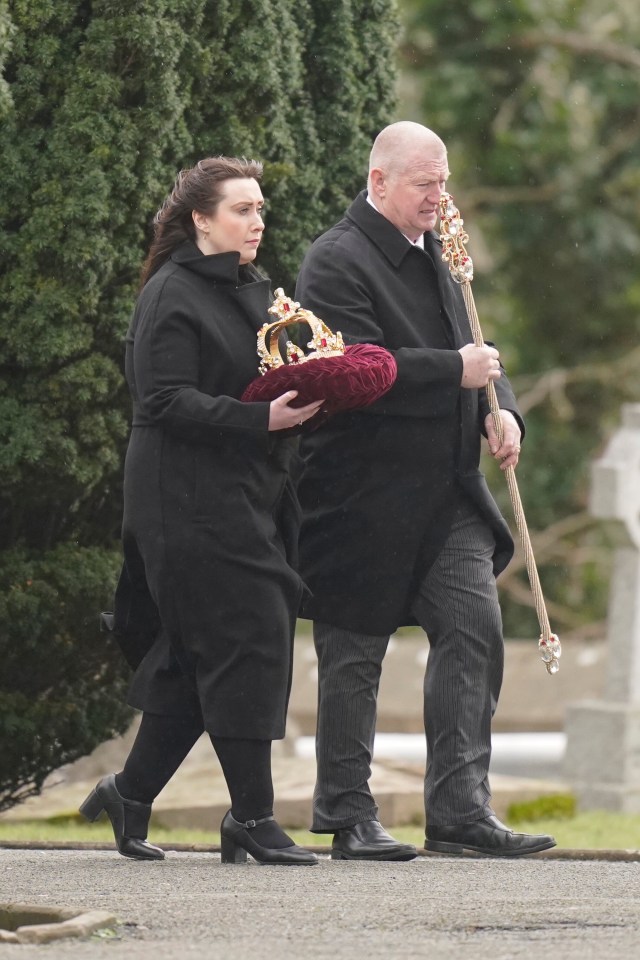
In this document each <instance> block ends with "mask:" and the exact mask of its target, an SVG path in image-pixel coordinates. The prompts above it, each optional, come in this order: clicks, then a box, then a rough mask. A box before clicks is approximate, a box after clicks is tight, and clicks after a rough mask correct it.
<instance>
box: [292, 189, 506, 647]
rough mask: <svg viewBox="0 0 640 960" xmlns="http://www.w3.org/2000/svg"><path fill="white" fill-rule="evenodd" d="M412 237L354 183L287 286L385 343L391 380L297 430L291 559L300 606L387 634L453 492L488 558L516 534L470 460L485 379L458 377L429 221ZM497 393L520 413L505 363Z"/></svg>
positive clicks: (347, 333)
mask: <svg viewBox="0 0 640 960" xmlns="http://www.w3.org/2000/svg"><path fill="white" fill-rule="evenodd" d="M424 241H425V250H424V251H423V250H421V249H420V248H419V247H415V246H413V245H412V244H411V243H410V242H409V241H408V240H407V239H406V238H405V237H403V235H402V234H401V233H400V232H399V231H398V230H397V229H396V228H395V227H394V226H393V224H391V223H390V222H389V221H388V220H387V219H386V218H385V217H383V216H382V215H381V214H379V213H378V212H377V211H376V210H375V209H374V208H373V207H372V206H371V205H370V204H369V203H368V202H367V200H366V193H362V194H360V195H359V196H358V197H357V198H356V200H355V201H354V203H353V204H352V205H351V207H350V208H349V210H348V211H347V214H346V216H345V218H344V219H343V220H341V221H340V223H338V224H336V226H334V227H333V228H331V229H330V230H329V231H328V232H327V233H325V234H323V236H321V237H320V238H319V239H318V240H316V242H315V243H314V244H313V246H312V247H311V249H310V250H309V251H308V253H307V255H306V257H305V260H304V262H303V264H302V268H301V271H300V275H299V278H298V284H297V287H296V299H297V300H299V301H300V303H301V304H302V306H303V307H305V308H308V309H311V310H313V311H314V313H316V314H317V315H318V316H319V317H321V318H322V319H323V320H325V321H326V322H327V323H328V325H329V326H330V327H331V329H332V330H334V331H335V330H340V331H341V332H342V334H343V336H344V338H345V341H346V342H350V343H353V342H368V343H375V344H379V345H381V346H384V347H387V348H388V349H389V350H391V351H392V352H393V354H394V355H395V358H396V362H397V364H398V378H397V381H396V383H395V384H394V386H393V387H392V389H391V390H390V391H389V393H387V394H386V396H384V397H382V398H381V399H380V400H379V401H377V402H376V403H375V404H374V405H372V406H371V407H368V408H367V409H366V410H363V411H357V412H351V413H346V414H341V415H339V416H336V417H334V418H333V420H331V421H330V422H329V423H328V424H327V425H326V426H325V427H323V428H322V429H320V430H318V431H317V432H316V433H315V434H312V435H310V436H309V437H308V439H306V440H305V441H304V444H303V448H302V449H303V453H304V456H305V459H306V462H307V466H306V471H305V474H304V477H303V480H302V483H301V486H300V489H299V495H300V500H301V503H302V507H303V517H304V519H303V526H302V531H301V541H300V570H301V573H302V576H303V578H304V580H305V582H306V583H307V585H308V586H309V588H310V589H311V592H312V594H313V596H312V598H311V599H310V600H309V601H308V602H307V603H306V604H305V606H304V616H307V617H309V618H310V619H314V620H320V621H324V622H327V623H332V624H335V625H337V626H342V627H346V628H349V629H353V630H357V631H362V632H366V633H370V634H378V635H385V634H387V633H390V632H393V631H394V630H395V629H396V628H397V627H398V626H401V625H406V624H410V623H414V622H415V621H414V619H413V617H412V615H411V612H410V608H411V603H412V600H413V599H414V597H415V594H416V587H417V583H418V582H419V580H420V578H421V577H423V576H424V574H425V573H426V572H427V570H428V568H429V566H430V564H431V563H432V562H433V560H434V559H435V558H436V557H437V555H438V553H439V551H440V550H441V548H442V546H443V543H444V540H445V538H446V536H447V533H448V530H449V527H450V524H451V519H452V515H453V510H454V508H455V505H456V503H457V501H458V499H459V497H460V496H461V495H465V494H466V495H467V496H469V497H470V498H471V499H472V500H473V501H474V502H475V504H476V505H477V507H478V509H479V511H480V513H481V514H482V515H483V517H485V518H486V520H487V521H488V523H489V524H490V526H491V528H492V530H493V533H494V535H495V539H496V549H495V555H494V569H495V572H496V573H498V572H499V571H500V570H502V569H503V568H504V567H505V566H506V564H507V563H508V562H509V559H510V558H511V555H512V553H513V541H512V539H511V535H510V533H509V529H508V527H507V525H506V523H505V521H504V519H503V517H502V516H501V514H500V512H499V510H498V507H497V505H496V503H495V501H494V500H493V498H492V496H491V494H490V493H489V490H488V488H487V485H486V482H485V479H484V476H483V475H482V473H481V472H480V470H479V459H480V440H481V431H482V430H483V428H484V418H485V417H486V415H487V413H488V412H489V407H488V403H487V399H486V395H485V391H484V390H480V391H478V390H462V389H461V388H460V380H461V375H462V358H461V357H460V354H459V353H458V349H459V347H461V346H463V345H464V344H465V343H471V342H473V337H472V335H471V330H470V327H469V321H468V317H467V313H466V309H465V306H464V301H463V299H462V294H461V292H460V289H459V288H458V287H457V285H456V284H455V283H454V282H453V281H452V280H451V278H450V275H449V270H448V267H447V265H446V264H444V263H443V262H442V259H441V253H442V250H441V246H440V241H439V238H438V237H437V235H436V234H435V233H431V234H426V235H425V237H424ZM496 389H497V392H498V398H499V401H500V405H501V406H502V407H504V408H506V409H509V410H511V411H512V412H514V413H515V414H516V416H518V417H519V414H518V412H517V406H516V402H515V398H514V396H513V393H512V391H511V388H510V386H509V383H508V381H507V379H506V377H505V376H504V375H503V376H502V377H501V379H500V380H499V381H497V383H496Z"/></svg>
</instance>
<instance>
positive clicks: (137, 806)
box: [80, 773, 164, 860]
mask: <svg viewBox="0 0 640 960" xmlns="http://www.w3.org/2000/svg"><path fill="white" fill-rule="evenodd" d="M80 813H81V814H82V816H83V817H86V819H87V820H90V821H91V822H93V821H94V820H97V819H98V818H99V817H100V815H101V814H102V813H106V814H107V816H108V817H109V820H111V826H112V827H113V833H114V836H115V840H116V847H117V848H118V853H121V854H122V856H123V857H130V858H131V859H132V860H164V850H161V849H160V847H154V846H153V844H151V843H148V842H147V827H148V826H149V817H150V816H151V804H150V803H140V802H139V801H138V800H125V798H124V797H121V796H120V794H119V793H118V788H117V787H116V778H115V774H113V773H110V774H109V775H108V776H106V777H103V778H102V780H100V781H99V782H98V783H97V784H96V787H95V789H94V790H92V791H91V793H90V794H89V796H88V797H87V799H86V800H85V801H84V803H83V804H82V806H81V807H80Z"/></svg>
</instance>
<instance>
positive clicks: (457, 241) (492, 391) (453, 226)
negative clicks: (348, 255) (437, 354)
mask: <svg viewBox="0 0 640 960" xmlns="http://www.w3.org/2000/svg"><path fill="white" fill-rule="evenodd" d="M440 239H441V241H442V259H443V260H444V261H445V263H448V265H449V271H450V273H451V277H452V279H453V280H454V281H455V282H456V283H458V284H460V287H461V288H462V297H463V299H464V303H465V306H466V308H467V314H468V315H469V323H470V324H471V333H472V335H473V342H474V344H475V345H476V346H477V347H482V346H484V337H483V336H482V330H481V329H480V321H479V320H478V312H477V310H476V305H475V302H474V299H473V293H472V291H471V281H472V280H473V261H472V259H471V257H470V256H469V255H468V253H467V251H466V248H465V243H467V241H468V240H469V237H468V235H467V233H466V231H465V229H464V221H463V219H462V217H461V216H460V211H459V210H458V208H457V207H456V205H455V203H454V202H453V197H452V196H451V195H450V194H448V193H443V194H442V196H441V197H440ZM486 391H487V399H488V401H489V408H490V410H491V414H492V416H493V422H494V426H495V430H496V434H497V436H498V439H499V441H500V443H502V439H503V430H502V419H501V417H500V407H499V404H498V397H497V395H496V388H495V385H494V383H493V380H489V382H488V384H487V386H486ZM504 473H505V476H506V478H507V486H508V487H509V494H510V496H511V503H512V504H513V512H514V515H515V519H516V526H517V527H518V532H519V534H520V540H521V542H522V548H523V550H524V559H525V564H526V567H527V573H528V574H529V582H530V584H531V591H532V593H533V602H534V605H535V608H536V613H537V615H538V623H539V624H540V639H539V641H538V649H539V651H540V656H541V657H542V660H543V661H544V664H545V667H546V668H547V673H549V674H551V675H553V674H554V673H557V672H558V670H559V669H560V663H559V660H560V655H561V653H562V650H561V646H560V640H559V639H558V637H557V635H556V634H555V633H552V632H551V625H550V623H549V616H548V614H547V608H546V604H545V602H544V597H543V595H542V587H541V586H540V577H539V576H538V568H537V566H536V561H535V557H534V555H533V547H532V546H531V538H530V536H529V528H528V526H527V521H526V519H525V515H524V509H523V507H522V500H521V499H520V491H519V490H518V481H517V480H516V472H515V467H513V466H512V465H511V466H508V467H507V468H506V469H505V471H504Z"/></svg>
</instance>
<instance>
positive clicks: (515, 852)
mask: <svg viewBox="0 0 640 960" xmlns="http://www.w3.org/2000/svg"><path fill="white" fill-rule="evenodd" d="M555 845H556V841H555V840H554V838H553V837H550V836H549V835H548V834H546V833H537V834H535V833H514V832H513V830H510V829H509V827H506V826H505V825H504V823H501V822H500V820H498V818H497V817H496V816H494V815H493V814H492V815H491V816H490V817H485V818H484V819H483V820H473V821H472V822H471V823H455V824H453V825H452V826H446V827H430V826H428V825H427V840H426V843H425V848H426V849H427V850H436V851H437V852H438V853H456V854H458V853H464V851H465V850H470V851H472V852H473V853H483V854H484V855H485V856H488V857H523V856H525V855H526V854H528V853H539V851H540V850H549V849H550V848H551V847H555Z"/></svg>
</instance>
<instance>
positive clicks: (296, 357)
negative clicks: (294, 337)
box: [291, 353, 299, 363]
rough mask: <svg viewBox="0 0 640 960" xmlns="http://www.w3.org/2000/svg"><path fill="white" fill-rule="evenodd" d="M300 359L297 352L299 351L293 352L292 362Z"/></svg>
mask: <svg viewBox="0 0 640 960" xmlns="http://www.w3.org/2000/svg"><path fill="white" fill-rule="evenodd" d="M298 359H299V357H298V354H297V353H292V354H291V362H292V363H297V362H298Z"/></svg>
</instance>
